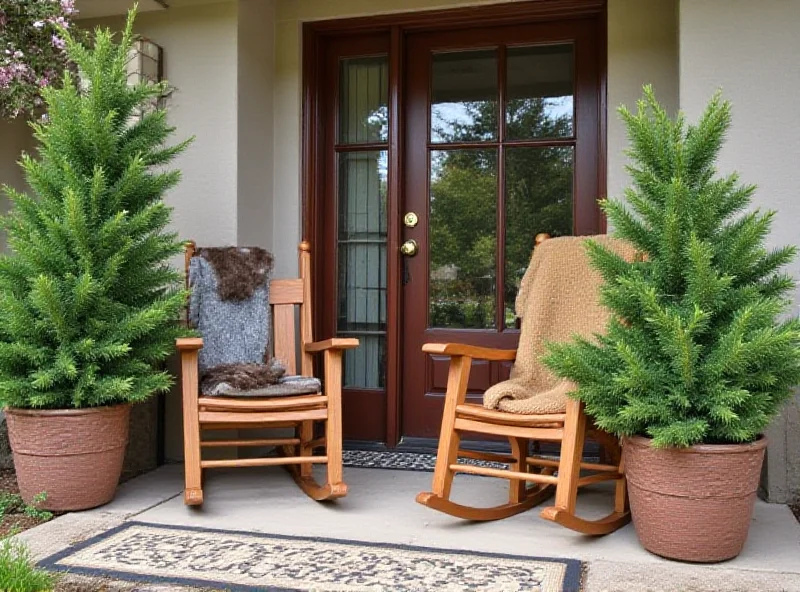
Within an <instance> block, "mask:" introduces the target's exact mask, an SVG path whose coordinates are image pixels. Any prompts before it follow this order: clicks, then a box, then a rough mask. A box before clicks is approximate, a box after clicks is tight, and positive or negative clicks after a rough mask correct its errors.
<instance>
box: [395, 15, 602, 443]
mask: <svg viewBox="0 0 800 592" xmlns="http://www.w3.org/2000/svg"><path fill="white" fill-rule="evenodd" d="M407 48H408V50H407V60H406V63H408V64H413V65H414V67H413V69H409V70H408V73H407V74H408V75H407V79H406V80H407V83H406V88H407V95H406V101H407V102H406V106H407V111H406V113H407V118H406V125H407V132H406V152H405V171H404V181H405V200H404V209H405V212H406V213H413V216H410V217H409V218H410V221H411V222H413V221H414V218H416V220H417V224H416V225H415V226H413V227H412V226H411V225H407V226H405V227H404V228H403V234H402V239H403V240H404V241H415V243H409V245H408V246H409V247H411V248H410V249H409V250H408V251H407V252H410V251H411V250H413V247H416V249H417V252H416V254H414V255H413V256H412V255H406V256H404V260H403V277H404V280H403V303H404V305H403V313H404V314H403V319H404V322H403V331H402V334H403V338H404V345H403V356H402V359H403V372H402V376H403V380H404V382H403V397H402V434H403V436H404V437H405V438H406V439H414V438H426V439H427V438H436V437H438V435H439V427H440V423H441V415H442V406H443V402H444V392H445V388H446V384H447V370H448V364H449V359H448V358H439V357H431V356H427V355H425V354H423V353H421V347H422V345H423V344H425V343H429V342H445V343H446V342H457V343H468V344H474V345H482V346H486V347H499V348H515V347H516V346H517V342H518V340H519V331H518V328H517V322H516V317H515V314H514V299H515V297H516V293H517V288H518V286H519V283H520V280H521V278H522V274H523V273H524V271H525V268H526V267H527V264H528V260H529V259H530V255H531V250H532V248H533V241H534V237H535V236H536V234H537V233H540V232H546V233H549V234H550V235H553V236H559V235H567V234H573V233H575V234H594V233H596V232H597V231H598V223H599V216H598V208H597V205H596V200H597V196H598V176H597V170H598V152H599V150H598V148H599V146H598V136H599V134H598V129H599V126H598V122H599V101H598V85H597V82H596V81H597V63H598V62H597V44H596V38H595V29H594V27H592V26H589V25H587V24H585V23H583V22H581V21H573V22H564V23H563V24H559V25H555V26H554V25H541V24H540V25H528V26H514V27H498V28H489V29H481V30H479V31H476V30H474V29H473V30H469V31H451V32H448V33H441V32H437V33H426V34H421V35H417V36H411V37H409V39H408V45H407ZM509 371H510V363H508V362H487V361H482V360H481V361H479V360H475V361H474V362H473V366H472V373H471V376H470V382H469V391H468V399H470V400H474V401H479V400H480V399H481V396H482V394H483V391H484V390H485V389H486V388H488V387H489V386H490V385H491V384H494V383H495V382H497V381H499V380H504V379H505V378H507V377H508V374H509ZM412 441H413V440H412Z"/></svg>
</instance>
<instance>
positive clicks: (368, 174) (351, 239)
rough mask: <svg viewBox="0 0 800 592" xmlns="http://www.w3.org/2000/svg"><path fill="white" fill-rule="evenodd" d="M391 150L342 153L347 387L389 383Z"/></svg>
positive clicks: (341, 328)
mask: <svg viewBox="0 0 800 592" xmlns="http://www.w3.org/2000/svg"><path fill="white" fill-rule="evenodd" d="M386 172H387V152H386V151H385V150H380V151H375V150H371V151H365V152H344V153H340V154H339V235H338V253H339V281H338V295H337V302H338V321H337V325H338V327H337V329H338V331H337V334H338V335H340V336H343V337H358V338H359V339H360V340H361V346H360V347H358V348H357V349H351V350H347V352H346V353H345V358H344V386H345V387H355V388H375V389H379V388H384V384H385V372H386V364H385V361H386V353H385V352H386V187H387V174H386Z"/></svg>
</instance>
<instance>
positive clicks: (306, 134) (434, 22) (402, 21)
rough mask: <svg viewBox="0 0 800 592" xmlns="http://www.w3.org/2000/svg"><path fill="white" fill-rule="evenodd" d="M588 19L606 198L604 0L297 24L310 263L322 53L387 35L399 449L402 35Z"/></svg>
mask: <svg viewBox="0 0 800 592" xmlns="http://www.w3.org/2000/svg"><path fill="white" fill-rule="evenodd" d="M576 18H584V19H594V21H595V26H596V27H597V35H598V47H599V51H598V55H597V61H598V63H597V71H598V81H597V82H598V87H599V93H598V100H599V105H598V112H599V122H598V123H599V129H598V134H599V138H598V145H599V147H600V150H599V154H598V168H597V187H598V197H601V198H602V197H605V196H606V176H607V173H606V168H607V156H606V152H607V119H608V107H607V39H606V37H607V33H606V32H607V28H608V27H607V10H606V0H530V1H527V2H519V1H517V2H513V3H507V4H490V5H486V6H478V7H476V6H471V7H462V8H450V9H441V10H424V11H418V12H410V13H398V14H388V15H378V16H366V17H355V18H343V19H334V20H323V21H311V22H306V23H303V29H302V62H301V63H302V94H301V96H302V132H301V134H302V156H301V171H302V173H301V199H302V204H301V207H302V237H303V240H307V241H309V242H310V243H311V245H312V260H313V261H320V260H322V258H323V257H324V244H323V243H324V241H323V237H324V233H325V229H324V227H323V225H322V224H321V223H320V217H321V212H322V202H323V199H324V192H325V179H324V178H323V172H324V159H325V158H326V154H325V146H324V128H325V126H324V125H323V122H324V114H325V106H324V104H323V101H324V98H325V97H324V94H323V90H324V80H325V76H324V72H322V71H321V69H320V67H319V65H320V64H324V63H325V61H324V60H325V56H324V50H325V47H326V44H327V42H328V41H329V40H330V39H331V38H335V37H341V36H346V35H352V34H359V35H360V34H368V33H383V34H388V35H389V38H390V49H389V113H390V119H389V154H388V161H389V167H388V192H389V199H388V200H387V205H388V209H387V217H388V220H387V222H388V224H387V254H388V255H387V256H388V261H387V295H386V298H387V302H386V311H387V327H386V330H387V331H386V363H387V368H386V395H385V396H386V429H385V442H386V446H387V447H389V448H394V447H396V446H397V444H398V443H399V440H400V435H401V429H400V428H401V426H400V421H401V416H402V411H401V404H402V398H401V392H402V385H403V380H402V379H403V377H402V376H401V368H402V365H401V360H400V357H401V355H402V351H403V336H402V331H401V329H402V326H403V319H402V312H403V308H402V300H401V299H402V290H401V289H400V288H401V285H402V284H401V261H400V256H399V254H398V248H399V245H400V242H401V241H400V238H401V233H402V229H401V216H402V211H403V209H402V206H403V203H404V196H403V194H402V187H403V185H402V179H403V175H402V173H401V171H402V170H403V169H402V166H403V150H404V146H403V145H402V139H403V133H402V130H403V129H404V125H405V123H404V113H403V111H402V108H403V102H402V101H401V97H402V96H403V94H404V88H403V81H404V70H403V58H404V54H405V38H406V35H407V34H409V33H412V32H422V31H431V32H435V31H445V30H452V29H465V28H470V27H486V26H496V25H497V26H499V25H509V24H519V23H533V22H546V21H559V20H566V19H576ZM605 230H606V222H605V217H604V216H603V215H602V213H600V232H605ZM320 267H321V266H315V268H314V271H313V278H312V294H313V295H314V297H315V301H316V295H318V294H321V293H322V287H323V286H324V285H325V284H324V281H325V278H324V274H323V273H322V270H321V269H320ZM313 321H314V331H315V336H316V338H317V339H322V338H327V337H332V335H327V334H326V333H328V332H329V331H330V329H328V328H326V327H325V326H324V324H323V323H324V315H323V308H322V307H321V306H315V307H314V319H313Z"/></svg>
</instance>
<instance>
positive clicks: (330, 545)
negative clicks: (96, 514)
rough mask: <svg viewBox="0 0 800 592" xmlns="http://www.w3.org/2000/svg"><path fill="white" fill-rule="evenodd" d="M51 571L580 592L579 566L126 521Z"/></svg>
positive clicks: (364, 589)
mask: <svg viewBox="0 0 800 592" xmlns="http://www.w3.org/2000/svg"><path fill="white" fill-rule="evenodd" d="M40 565H41V566H42V567H44V568H46V569H49V570H54V571H68V572H71V573H76V574H84V575H94V576H110V577H115V578H119V579H122V580H134V581H144V582H153V583H156V582H158V583H170V584H180V585H185V586H207V587H214V588H219V589H221V590H229V591H231V592H234V591H247V592H256V591H258V592H266V591H268V590H269V591H309V592H310V591H318V592H333V591H336V592H356V591H358V592H390V591H391V592H412V591H413V592H427V591H433V590H437V591H448V592H456V591H461V590H469V591H484V592H489V591H492V592H578V591H579V590H580V584H581V582H580V580H581V563H580V561H577V560H575V559H543V558H538V557H522V556H512V555H498V554H492V553H477V552H471V551H455V550H446V549H430V548H425V547H411V546H405V545H389V544H381V543H367V542H358V541H350V540H338V539H319V538H306V537H295V536H285V535H275V534H259V533H248V532H235V531H225V530H210V529H203V528H192V527H174V526H164V525H156V524H145V523H141V522H126V523H125V524H122V525H120V526H118V527H116V528H112V529H111V530H109V531H107V532H104V533H102V534H99V535H97V536H95V537H92V538H90V539H88V540H86V541H84V542H82V543H79V544H77V545H74V546H72V547H69V548H68V549H66V550H64V551H62V552H60V553H57V554H56V555H53V556H51V557H49V558H47V559H45V560H43V561H42V562H40Z"/></svg>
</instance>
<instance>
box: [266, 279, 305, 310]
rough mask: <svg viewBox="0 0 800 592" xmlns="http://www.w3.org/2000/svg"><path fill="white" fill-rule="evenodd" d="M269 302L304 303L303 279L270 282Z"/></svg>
mask: <svg viewBox="0 0 800 592" xmlns="http://www.w3.org/2000/svg"><path fill="white" fill-rule="evenodd" d="M269 303H270V304H272V305H273V306H275V305H278V304H303V280H302V279H296V280H272V281H271V282H270V284H269Z"/></svg>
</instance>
